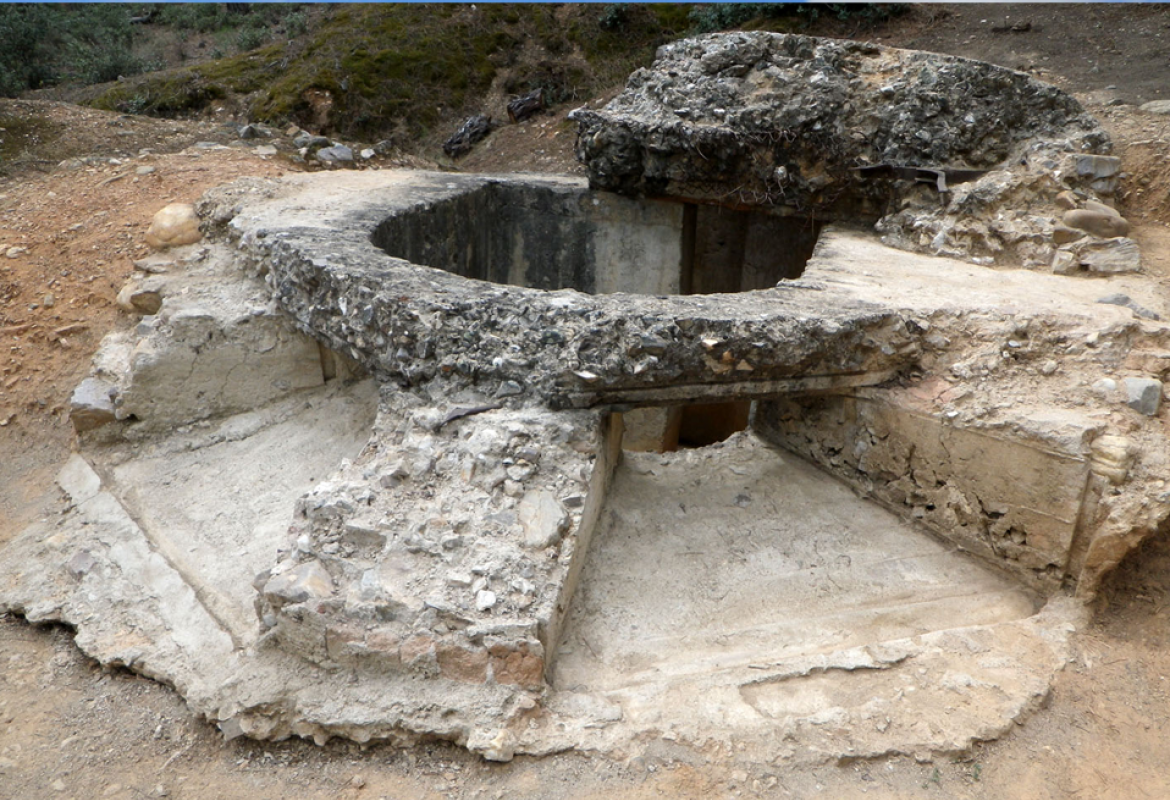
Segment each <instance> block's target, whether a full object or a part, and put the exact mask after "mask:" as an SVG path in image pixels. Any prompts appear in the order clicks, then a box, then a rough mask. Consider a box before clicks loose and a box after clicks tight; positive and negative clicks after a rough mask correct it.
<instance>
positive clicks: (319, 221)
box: [208, 172, 916, 408]
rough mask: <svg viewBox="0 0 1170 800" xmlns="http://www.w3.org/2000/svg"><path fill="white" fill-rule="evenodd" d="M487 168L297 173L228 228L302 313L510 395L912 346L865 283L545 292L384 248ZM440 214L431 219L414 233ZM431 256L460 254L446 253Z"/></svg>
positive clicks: (408, 372)
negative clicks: (827, 296) (405, 225)
mask: <svg viewBox="0 0 1170 800" xmlns="http://www.w3.org/2000/svg"><path fill="white" fill-rule="evenodd" d="M499 182H500V181H499V179H493V178H489V177H471V176H452V175H437V174H427V173H411V172H401V173H395V174H393V175H390V176H378V175H373V176H361V175H358V176H353V180H352V182H350V181H346V182H344V183H341V182H329V183H327V182H325V181H312V180H309V181H307V182H302V181H293V182H289V183H288V184H286V185H285V187H286V188H285V193H284V196H283V197H280V198H276V199H274V200H273V201H272V202H270V203H265V204H258V205H255V206H253V207H251V208H250V209H248V210H247V211H245V212H243V213H240V214H238V215H236V216H234V218H232V221H231V229H232V232H231V235H232V236H233V237H235V238H236V239H237V240H238V241H239V243H240V246H241V248H242V249H243V250H244V251H245V252H247V253H248V254H249V255H250V257H251V258H254V259H257V260H262V261H263V262H264V263H265V264H266V265H267V267H268V270H269V271H268V275H267V277H266V280H267V281H268V282H269V283H270V285H271V286H272V288H273V293H274V296H275V297H277V298H278V300H279V302H280V303H281V305H282V306H283V307H284V308H285V309H286V310H287V311H288V312H289V314H291V316H292V317H293V319H295V320H296V322H297V324H298V325H299V326H301V327H302V328H303V329H304V330H306V331H312V332H313V334H314V335H316V336H318V337H320V338H321V339H322V340H323V341H324V342H325V343H327V344H328V346H329V347H330V349H333V350H336V351H339V352H343V353H345V354H347V355H348V356H349V357H351V358H353V359H354V360H356V361H358V362H360V363H363V364H366V365H368V366H369V367H370V368H371V369H373V370H374V371H375V372H376V373H377V374H378V375H379V376H381V377H383V378H384V379H387V380H394V381H397V382H399V383H400V384H402V385H406V386H413V385H420V384H423V383H426V382H428V381H431V380H434V379H435V378H437V377H443V378H445V379H447V380H450V381H452V382H453V383H454V384H455V385H457V386H469V385H479V386H485V385H489V384H490V385H491V386H492V392H493V394H494V392H495V390H496V389H497V388H498V387H499V385H500V383H503V382H509V381H510V382H512V383H515V384H517V385H518V386H520V387H522V388H523V393H522V394H521V395H520V396H518V397H515V398H509V401H510V402H513V401H523V400H528V399H539V400H540V401H541V402H543V403H545V404H547V405H549V406H551V407H553V408H564V407H588V406H593V405H597V404H599V403H615V402H625V403H636V404H653V403H654V402H656V401H657V402H664V401H669V400H672V399H674V400H685V399H694V398H698V397H713V396H718V395H720V394H723V395H726V396H731V395H741V396H749V397H750V396H753V395H757V394H769V393H775V392H776V391H782V390H784V389H786V388H790V387H793V386H797V385H800V386H807V387H809V388H828V387H831V386H835V385H855V384H857V383H873V382H878V381H881V380H885V379H886V378H887V377H889V375H891V374H892V372H893V371H894V370H896V369H898V368H899V367H901V366H905V365H907V364H909V363H910V362H911V361H912V359H913V358H914V355H915V352H916V344H915V343H914V342H913V339H912V337H911V336H910V335H909V334H908V333H907V332H906V330H905V328H904V327H903V326H902V323H901V320H899V319H898V318H897V316H896V315H891V314H887V313H886V312H884V311H882V310H880V309H878V308H876V307H875V306H873V305H872V304H869V303H868V302H867V301H865V300H864V299H862V298H841V302H840V303H832V304H829V303H823V302H821V301H820V300H821V296H820V295H819V294H817V293H816V292H815V291H801V290H799V289H798V290H797V291H793V288H794V286H795V285H793V286H789V285H788V284H785V286H784V288H775V289H769V290H766V291H761V292H751V293H747V294H743V295H739V296H736V295H704V296H685V297H683V296H670V297H654V296H635V297H629V296H620V295H593V296H591V295H585V294H581V293H580V292H577V291H572V290H561V291H554V292H545V291H539V290H535V289H528V288H521V287H514V286H501V285H498V284H493V283H486V282H478V281H476V282H468V281H466V280H465V279H463V278H461V277H459V276H458V275H456V274H451V273H450V272H447V271H444V270H441V269H431V270H419V269H418V268H417V267H416V266H412V265H410V264H408V263H407V262H404V261H402V260H401V259H397V258H391V257H388V256H387V255H386V253H385V252H383V250H384V249H392V248H393V247H394V246H395V245H396V244H397V243H396V242H394V241H392V240H391V241H388V240H387V237H388V234H385V233H383V232H382V231H383V230H384V229H382V228H381V227H380V226H381V225H382V223H384V222H385V221H386V220H388V219H389V218H390V217H391V216H392V215H396V214H403V215H406V214H411V213H414V214H417V216H418V219H419V220H420V221H423V222H426V221H432V220H434V219H435V218H436V217H437V219H438V220H440V221H441V220H442V219H443V217H441V216H438V214H439V209H441V208H442V207H443V206H447V205H451V206H455V207H456V208H458V207H459V205H460V204H461V203H462V202H463V201H464V199H465V198H466V196H467V195H469V194H471V193H473V192H475V191H476V190H480V189H483V188H484V187H487V186H490V185H491V184H493V183H499ZM509 183H510V184H511V186H513V187H517V188H518V187H528V188H531V189H532V190H533V191H534V192H537V193H539V194H541V195H543V194H544V193H550V194H551V195H552V197H553V198H557V199H560V200H561V201H563V202H565V204H566V206H568V207H569V208H573V209H576V210H577V211H576V213H577V214H580V215H581V217H583V219H582V218H581V217H579V218H578V219H577V220H576V221H575V220H573V219H572V217H570V218H569V220H568V223H567V224H577V225H584V226H586V227H592V229H593V233H594V235H596V236H597V237H598V238H600V239H601V240H603V241H604V240H605V239H606V237H608V236H610V235H611V234H615V235H616V234H619V233H620V235H621V236H624V237H625V239H624V241H627V242H630V244H631V246H633V245H634V244H635V242H632V241H630V240H632V239H634V238H635V237H637V236H638V234H639V233H640V229H639V227H638V226H636V225H631V226H629V227H627V228H624V229H623V230H619V231H615V230H614V229H613V228H612V227H610V226H609V225H608V224H607V220H606V218H605V217H603V218H602V219H599V220H590V218H589V214H590V213H591V210H592V209H593V208H596V207H598V206H595V205H594V203H593V200H592V199H591V194H592V193H590V192H588V191H587V190H586V189H585V187H584V186H582V185H581V184H580V183H579V182H577V181H569V180H564V179H555V178H536V177H532V178H522V179H515V180H513V181H510V182H509ZM300 186H304V187H305V188H306V189H307V188H308V187H309V186H311V187H312V189H311V190H310V191H313V192H315V193H319V201H318V202H317V203H316V204H314V205H313V207H312V208H311V209H310V208H308V207H307V206H305V205H304V203H303V202H302V200H301V199H300V198H298V197H296V194H297V192H298V191H299V190H298V187H300ZM289 190H291V191H289ZM249 191H250V187H249ZM354 192H357V193H358V194H354ZM236 202H237V199H236V195H235V194H233V193H232V192H227V193H225V194H220V195H212V196H211V198H210V199H209V200H208V205H209V206H211V207H209V208H208V213H209V214H210V215H211V216H212V217H213V218H214V217H217V216H230V209H232V208H233V207H234V206H235V204H236ZM597 202H598V204H599V205H600V204H601V203H602V202H603V201H602V200H601V199H600V198H598V201H597ZM217 208H219V209H229V211H227V212H225V211H221V210H217ZM450 229H451V227H450V226H449V225H446V224H437V225H434V226H433V227H431V228H424V229H422V231H421V232H420V234H419V235H426V231H428V230H429V231H430V232H431V235H433V236H436V237H438V236H446V235H448V234H449V231H450ZM570 229H571V225H570ZM371 231H374V232H375V234H374V236H373V240H372V241H371V235H370V232H371ZM554 231H555V233H558V234H559V233H560V231H556V229H553V230H551V231H550V230H546V235H545V237H544V240H543V241H544V245H543V246H544V247H545V248H552V249H553V250H554V251H558V250H560V249H561V247H560V245H561V240H560V239H559V238H558V236H557V235H554ZM679 234H680V235H681V230H680V231H679ZM534 238H535V237H534ZM529 241H531V240H529ZM377 244H380V245H381V249H380V248H379V247H378V246H375V245H377ZM608 247H613V248H614V249H617V250H620V248H619V247H614V246H613V245H609V246H608ZM435 263H436V264H437V265H438V266H440V267H445V268H446V269H451V270H452V271H456V270H458V264H457V263H456V264H451V263H450V262H446V261H443V260H437V261H436V262H435ZM529 263H532V262H531V261H529ZM521 274H524V272H522V273H521ZM570 285H571V284H570ZM563 286H565V284H564V283H554V284H553V288H557V289H561V288H562V287H563Z"/></svg>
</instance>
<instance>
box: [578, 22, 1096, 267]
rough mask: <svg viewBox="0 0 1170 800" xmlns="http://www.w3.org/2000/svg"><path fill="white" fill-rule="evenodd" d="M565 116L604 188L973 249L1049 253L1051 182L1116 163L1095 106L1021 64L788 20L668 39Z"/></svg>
mask: <svg viewBox="0 0 1170 800" xmlns="http://www.w3.org/2000/svg"><path fill="white" fill-rule="evenodd" d="M573 118H574V119H576V121H577V123H578V128H579V133H578V144H577V149H578V157H579V158H580V159H581V161H582V162H583V163H584V164H585V165H586V166H587V168H588V170H589V177H590V184H591V185H592V186H593V187H595V188H602V189H609V190H613V191H618V192H622V193H626V194H640V195H645V196H649V197H657V196H670V197H678V198H689V199H694V200H698V201H701V202H713V203H719V204H727V205H738V206H753V207H774V208H780V209H784V210H785V211H786V212H788V213H793V214H799V215H804V216H818V217H822V218H828V219H858V218H860V219H868V220H871V221H872V220H875V219H879V218H880V219H879V221H878V230H879V231H880V232H882V233H883V234H884V236H885V240H886V241H887V242H888V243H890V244H892V245H894V246H897V247H904V248H907V249H914V250H922V251H926V252H931V253H937V254H942V255H950V256H955V257H960V258H965V259H968V260H977V261H978V262H979V263H1001V264H1023V265H1025V266H1044V267H1047V266H1048V264H1049V263H1050V262H1051V259H1052V249H1051V245H1049V244H1047V243H1046V241H1047V239H1048V237H1049V235H1050V233H1051V229H1052V217H1053V216H1054V215H1055V212H1056V211H1057V210H1058V209H1057V207H1056V205H1055V199H1056V197H1057V195H1059V194H1060V193H1061V192H1064V191H1067V190H1069V189H1076V190H1078V191H1081V192H1082V193H1087V194H1092V193H1093V192H1101V191H1105V190H1106V189H1108V188H1109V187H1110V186H1112V185H1113V184H1108V182H1109V181H1115V180H1116V172H1117V169H1116V167H1115V162H1116V159H1103V158H1101V159H1099V158H1095V157H1096V156H1102V155H1104V154H1107V153H1108V152H1109V149H1110V142H1109V137H1108V136H1107V135H1106V133H1105V132H1104V131H1103V130H1102V129H1101V127H1100V126H1099V125H1098V124H1097V123H1096V121H1095V120H1093V119H1092V118H1091V117H1090V116H1088V115H1087V114H1086V113H1085V112H1084V110H1083V109H1082V108H1081V106H1080V105H1079V104H1078V103H1077V102H1076V101H1075V100H1074V99H1073V98H1071V97H1070V96H1069V95H1067V94H1065V93H1063V92H1061V91H1060V90H1058V89H1056V88H1054V87H1052V86H1049V85H1046V84H1043V83H1040V82H1038V81H1035V80H1033V79H1032V78H1030V77H1028V76H1027V75H1024V74H1023V73H1018V72H1013V71H1011V70H1006V69H1003V68H1001V67H996V66H992V65H990V64H984V63H980V62H975V61H968V60H965V59H960V58H954V57H949V56H941V55H936V54H930V53H921V52H914V51H903V50H895V49H891V48H884V47H880V46H878V45H874V44H868V43H858V42H849V41H837V40H824V39H814V38H810V37H805V36H796V35H784V34H771V33H744V32H738V33H724V34H711V35H708V36H701V37H697V38H694V39H687V40H684V41H681V42H675V43H672V44H669V45H665V46H663V47H662V48H660V49H659V51H658V55H657V59H656V60H655V62H654V64H653V65H652V66H651V67H650V68H649V69H641V70H638V71H637V72H635V73H634V74H633V75H632V76H631V78H630V80H629V83H628V84H627V86H626V89H625V91H624V92H623V93H622V94H621V95H619V96H618V97H617V98H616V99H615V100H613V101H612V102H611V103H610V104H609V105H607V106H606V107H605V108H604V109H602V110H590V109H579V110H578V111H575V112H574V113H573ZM1086 156H1091V157H1092V158H1088V159H1086V158H1085V157H1086ZM883 165H893V166H896V167H902V166H911V167H921V168H928V169H934V170H943V171H946V170H951V171H952V173H951V178H950V179H949V181H948V182H947V183H945V184H944V185H945V188H946V189H947V191H946V192H945V193H940V192H939V188H941V187H939V186H938V185H937V183H938V182H937V179H936V177H935V176H931V175H930V174H929V173H926V174H925V175H923V176H922V177H923V178H929V181H930V184H931V185H930V186H929V187H927V186H925V185H924V184H922V183H920V182H918V181H915V180H907V179H903V178H902V177H900V176H899V175H898V174H897V173H893V174H890V173H889V171H886V172H882V170H880V169H878V168H879V167H882V166H883ZM864 167H873V168H874V169H873V170H871V171H866V170H865V169H859V168H864ZM956 170H958V171H961V170H975V171H977V172H974V173H967V174H963V173H961V172H954V171H956ZM982 172H986V174H984V175H982V177H979V175H980V174H982ZM1106 173H1108V174H1107V175H1106ZM1103 176H1104V177H1103ZM960 181H967V182H960ZM1102 181H1104V182H1105V183H1101V182H1102ZM1106 184H1108V185H1106Z"/></svg>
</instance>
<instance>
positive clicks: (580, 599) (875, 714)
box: [550, 432, 1076, 761]
mask: <svg viewBox="0 0 1170 800" xmlns="http://www.w3.org/2000/svg"><path fill="white" fill-rule="evenodd" d="M1063 602H1064V601H1050V602H1049V604H1048V605H1047V606H1045V607H1044V608H1043V609H1042V610H1040V611H1039V613H1038V608H1039V606H1038V602H1037V599H1036V598H1035V597H1034V596H1033V595H1032V594H1030V593H1029V592H1028V591H1026V590H1025V589H1023V588H1021V587H1019V586H1018V585H1017V584H1016V583H1014V582H1013V581H1012V580H1010V579H1009V578H1006V577H1004V576H1002V575H1000V574H998V573H996V572H993V571H991V570H990V569H988V568H987V567H985V566H983V565H982V564H981V563H978V562H976V561H975V560H974V559H973V558H971V557H970V556H968V555H965V554H963V553H961V552H957V551H956V550H955V549H954V548H953V547H952V546H950V545H946V544H944V543H941V542H939V541H938V540H936V539H934V538H932V537H931V536H930V535H928V534H926V533H924V532H922V531H919V530H917V529H915V528H913V527H912V526H910V525H907V524H906V523H904V522H903V521H901V520H900V519H898V518H897V517H895V516H894V515H893V514H891V513H889V512H887V511H885V510H884V509H882V508H880V507H879V506H877V505H876V504H874V503H871V502H869V501H866V500H864V499H862V498H860V497H858V496H856V495H855V494H854V493H853V492H852V491H851V490H850V489H848V488H847V487H845V486H844V485H843V484H841V483H839V482H838V481H837V480H835V479H834V478H832V477H831V476H829V475H827V474H825V473H824V472H822V471H820V470H818V469H816V468H815V467H813V466H811V465H809V464H808V463H806V462H804V461H802V460H800V459H799V458H797V457H796V456H793V455H791V454H788V453H785V452H782V451H779V450H777V449H774V448H772V447H770V446H769V445H767V444H766V443H765V442H763V441H762V440H760V439H758V438H757V437H756V436H754V435H753V434H752V433H750V432H745V433H740V434H736V435H735V436H733V437H732V438H730V439H728V440H727V441H725V442H722V443H719V444H717V445H713V446H710V447H706V448H701V449H695V450H682V451H678V452H675V453H667V454H662V455H659V454H651V453H629V452H627V453H625V454H624V460H623V463H622V464H621V465H619V467H618V468H617V472H616V474H615V477H614V484H613V488H612V489H611V493H610V495H609V498H608V501H607V505H606V508H605V509H604V510H603V512H602V522H601V524H600V527H599V529H598V531H597V533H596V538H595V539H594V541H593V543H592V545H591V549H590V553H589V556H588V560H587V562H586V565H585V571H584V573H583V576H582V582H581V585H580V587H579V589H578V593H577V595H576V597H575V598H574V601H573V603H574V604H573V608H572V611H571V612H570V618H569V621H568V623H567V627H566V632H565V635H564V636H563V637H562V639H561V645H560V647H559V650H558V659H557V662H556V667H555V671H554V675H553V677H552V683H553V686H554V688H555V689H556V692H555V693H554V695H553V697H552V698H551V700H550V703H551V706H552V707H553V708H554V710H560V711H561V713H562V714H563V715H565V716H577V717H580V716H582V715H583V712H584V713H586V714H588V715H591V716H592V722H590V723H589V724H587V725H586V726H585V727H586V728H590V729H592V730H593V733H592V734H587V735H586V736H585V738H586V739H590V740H593V741H596V742H597V743H598V744H599V745H601V746H603V747H604V746H605V744H607V743H609V744H613V743H616V742H617V741H620V739H621V738H622V734H621V731H624V732H625V735H627V736H628V735H629V734H630V733H631V732H637V733H638V734H641V735H642V736H643V737H645V736H647V735H651V734H657V735H659V736H661V737H663V738H666V739H667V740H670V741H679V742H690V743H692V744H700V743H701V742H704V741H706V742H709V743H710V742H714V741H719V742H722V743H723V744H725V745H727V746H732V747H734V749H735V750H737V751H738V752H741V753H743V754H744V755H748V754H749V753H750V756H749V757H750V758H752V759H756V760H760V759H762V760H765V761H771V760H776V759H780V760H786V759H790V758H795V759H798V760H801V759H810V760H822V759H824V758H850V757H870V756H875V755H879V754H883V753H892V752H902V753H912V754H917V753H920V752H930V751H935V752H939V751H942V752H956V751H958V750H960V749H962V748H963V747H966V746H969V745H970V743H971V742H972V741H975V740H978V739H984V738H991V737H993V736H997V735H1000V734H1002V733H1003V732H1004V731H1005V730H1006V729H1008V728H1009V727H1010V726H1011V725H1012V724H1014V721H1019V720H1020V718H1021V717H1022V716H1024V715H1026V714H1027V713H1029V712H1030V711H1031V710H1032V709H1034V708H1036V707H1038V705H1039V703H1040V702H1041V701H1042V699H1043V697H1044V696H1046V694H1047V692H1048V690H1049V685H1050V680H1051V676H1052V674H1053V672H1054V670H1056V669H1059V665H1060V664H1061V663H1063V656H1062V654H1061V650H1062V646H1063V645H1062V641H1063V639H1064V638H1065V637H1066V636H1067V632H1068V631H1069V630H1071V629H1072V626H1073V624H1075V623H1073V622H1071V621H1070V620H1074V619H1075V616H1076V615H1075V613H1070V609H1069V608H1066V607H1063V605H1062V604H1063Z"/></svg>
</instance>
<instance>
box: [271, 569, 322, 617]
mask: <svg viewBox="0 0 1170 800" xmlns="http://www.w3.org/2000/svg"><path fill="white" fill-rule="evenodd" d="M331 594H333V578H332V577H331V576H330V575H329V572H328V570H326V569H325V567H324V565H322V564H321V562H320V561H317V560H313V561H306V562H305V563H304V564H301V565H300V566H297V567H293V568H292V569H290V570H289V571H288V572H283V573H281V574H280V575H277V576H276V577H274V578H269V580H268V582H267V583H266V584H264V599H265V600H267V601H268V602H269V603H271V604H272V606H273V607H274V608H280V607H281V606H284V605H287V604H289V603H305V602H308V601H309V600H322V599H324V598H326V597H329V596H330V595H331Z"/></svg>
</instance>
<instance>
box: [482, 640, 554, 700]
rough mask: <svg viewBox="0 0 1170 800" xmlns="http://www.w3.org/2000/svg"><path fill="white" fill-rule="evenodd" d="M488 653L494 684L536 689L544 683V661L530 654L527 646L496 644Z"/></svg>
mask: <svg viewBox="0 0 1170 800" xmlns="http://www.w3.org/2000/svg"><path fill="white" fill-rule="evenodd" d="M488 652H489V654H490V656H491V666H492V677H493V678H494V679H495V681H496V683H504V684H514V685H517V686H523V687H525V688H529V689H536V688H540V686H541V684H542V683H543V682H544V659H543V658H541V657H540V656H538V655H536V654H535V653H533V652H531V651H530V650H529V649H528V646H527V645H525V644H520V645H519V646H516V647H513V646H509V645H504V644H497V645H492V647H491V648H490V649H489V651H488Z"/></svg>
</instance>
